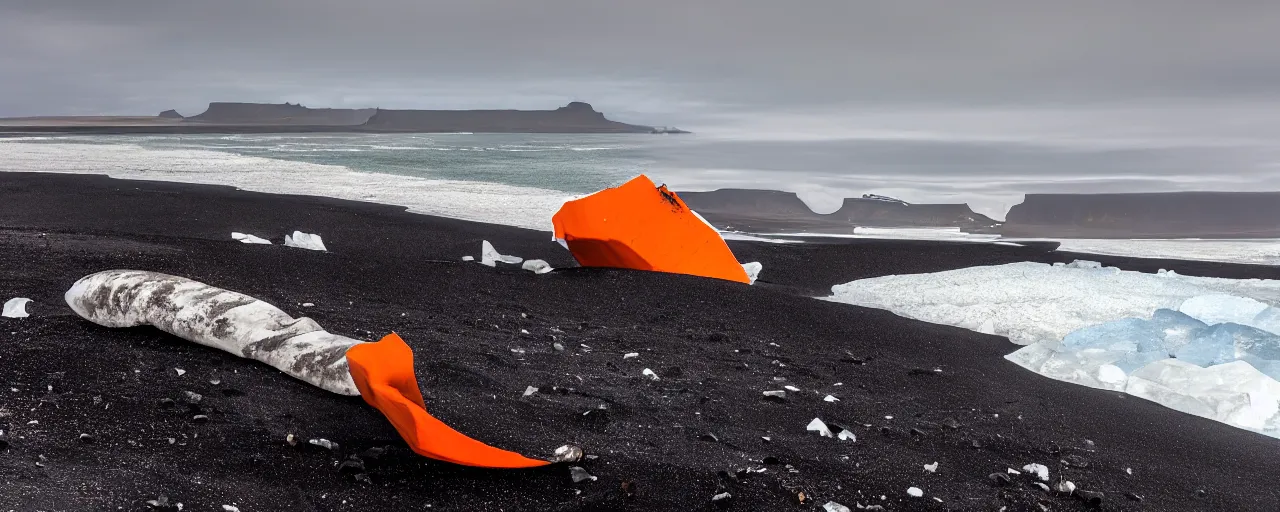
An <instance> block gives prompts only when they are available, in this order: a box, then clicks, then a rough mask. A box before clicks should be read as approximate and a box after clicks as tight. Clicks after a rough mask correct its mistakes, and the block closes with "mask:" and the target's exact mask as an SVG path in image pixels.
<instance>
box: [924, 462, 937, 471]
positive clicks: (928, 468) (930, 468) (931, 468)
mask: <svg viewBox="0 0 1280 512" xmlns="http://www.w3.org/2000/svg"><path fill="white" fill-rule="evenodd" d="M924 470H925V471H928V472H930V473H936V472H938V463H937V462H934V463H933V464H925V465H924Z"/></svg>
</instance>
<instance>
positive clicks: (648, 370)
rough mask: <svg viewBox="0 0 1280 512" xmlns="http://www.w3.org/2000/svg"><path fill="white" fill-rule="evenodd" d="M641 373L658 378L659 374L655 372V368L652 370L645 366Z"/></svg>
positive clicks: (651, 377) (654, 378)
mask: <svg viewBox="0 0 1280 512" xmlns="http://www.w3.org/2000/svg"><path fill="white" fill-rule="evenodd" d="M640 373H642V374H644V376H646V377H649V378H650V379H653V380H658V374H656V373H653V370H650V369H648V368H645V369H644V371H642V372H640Z"/></svg>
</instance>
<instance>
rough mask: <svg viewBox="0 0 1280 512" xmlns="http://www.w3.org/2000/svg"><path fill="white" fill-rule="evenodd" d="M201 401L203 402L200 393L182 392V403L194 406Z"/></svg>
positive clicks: (202, 396)
mask: <svg viewBox="0 0 1280 512" xmlns="http://www.w3.org/2000/svg"><path fill="white" fill-rule="evenodd" d="M201 400H204V395H201V394H200V393H195V392H192V391H183V392H182V401H184V402H186V403H188V404H191V405H196V404H198V403H200V401H201Z"/></svg>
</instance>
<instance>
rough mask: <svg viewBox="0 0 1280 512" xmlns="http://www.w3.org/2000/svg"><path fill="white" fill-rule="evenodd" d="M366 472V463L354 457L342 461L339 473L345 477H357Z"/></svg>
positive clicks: (339, 465)
mask: <svg viewBox="0 0 1280 512" xmlns="http://www.w3.org/2000/svg"><path fill="white" fill-rule="evenodd" d="M364 472H365V468H364V461H362V460H360V459H358V458H354V457H353V458H350V459H347V460H344V461H342V464H338V473H341V474H344V475H356V474H359V473H364Z"/></svg>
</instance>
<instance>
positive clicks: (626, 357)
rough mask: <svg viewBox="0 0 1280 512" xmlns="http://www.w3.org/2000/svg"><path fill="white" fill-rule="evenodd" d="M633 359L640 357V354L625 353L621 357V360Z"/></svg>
mask: <svg viewBox="0 0 1280 512" xmlns="http://www.w3.org/2000/svg"><path fill="white" fill-rule="evenodd" d="M633 357H640V353H639V352H627V353H626V354H623V355H622V358H623V359H631V358H633Z"/></svg>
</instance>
